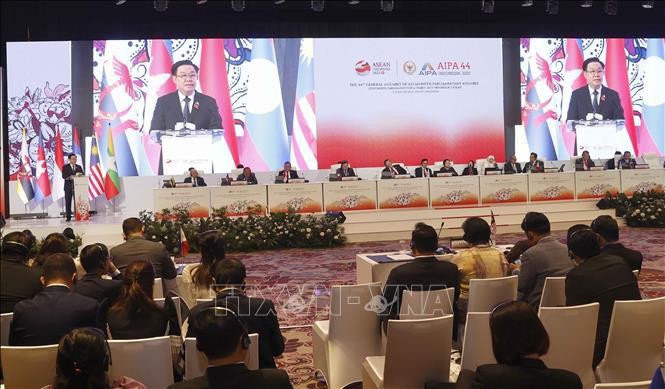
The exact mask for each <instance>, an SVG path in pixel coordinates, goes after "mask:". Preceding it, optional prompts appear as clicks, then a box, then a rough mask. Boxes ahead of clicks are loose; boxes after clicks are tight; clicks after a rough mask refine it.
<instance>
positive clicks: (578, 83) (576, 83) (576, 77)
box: [557, 38, 587, 159]
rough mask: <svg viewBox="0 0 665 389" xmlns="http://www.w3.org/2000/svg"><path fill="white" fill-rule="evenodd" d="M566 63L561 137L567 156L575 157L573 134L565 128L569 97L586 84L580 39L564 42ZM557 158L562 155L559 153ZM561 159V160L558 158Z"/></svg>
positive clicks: (569, 39)
mask: <svg viewBox="0 0 665 389" xmlns="http://www.w3.org/2000/svg"><path fill="white" fill-rule="evenodd" d="M565 41H566V42H565V48H566V61H565V65H564V67H565V75H564V80H563V82H564V87H563V96H562V98H561V137H562V138H563V142H564V144H565V147H566V152H567V154H568V156H570V155H575V133H574V132H572V131H570V130H569V129H568V128H567V126H566V121H567V120H568V106H569V105H570V95H571V93H572V92H573V91H574V90H575V89H577V88H581V87H583V86H585V85H586V84H587V82H586V80H585V79H584V73H583V70H582V64H583V63H584V54H583V53H582V41H581V40H580V39H573V38H568V39H566V40H565ZM557 155H558V156H559V157H563V156H564V155H563V154H562V153H561V152H560V151H559V152H558V153H557ZM560 159H562V158H560Z"/></svg>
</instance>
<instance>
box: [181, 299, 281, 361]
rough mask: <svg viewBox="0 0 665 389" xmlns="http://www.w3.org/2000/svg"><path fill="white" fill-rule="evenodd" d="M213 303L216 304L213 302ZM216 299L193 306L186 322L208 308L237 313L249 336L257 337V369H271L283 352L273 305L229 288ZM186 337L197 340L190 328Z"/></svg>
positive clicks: (268, 301) (194, 332) (190, 327)
mask: <svg viewBox="0 0 665 389" xmlns="http://www.w3.org/2000/svg"><path fill="white" fill-rule="evenodd" d="M215 300H216V301H215ZM215 300H213V301H211V302H205V303H201V304H198V305H196V306H195V307H194V308H192V310H191V311H190V313H189V318H190V319H189V322H190V323H191V321H192V319H191V318H193V317H195V316H196V315H197V314H198V312H201V310H203V309H205V308H209V307H213V306H215V303H217V305H218V306H225V307H227V308H229V309H231V310H232V311H233V312H236V313H237V314H238V317H239V318H240V319H241V320H242V321H243V323H244V324H245V327H247V331H248V332H249V333H258V334H259V367H260V368H261V369H264V368H274V367H275V359H274V357H276V356H278V355H281V354H282V353H283V352H284V338H283V337H282V332H281V330H280V329H279V322H278V321H277V312H276V310H275V305H274V304H273V303H272V301H270V300H265V299H262V298H258V297H247V296H246V295H245V294H244V293H242V292H241V291H239V290H238V289H234V288H228V289H224V290H223V291H221V292H220V293H218V294H217V297H216V298H215ZM187 337H196V331H195V330H194V329H193V328H192V326H191V325H190V326H189V329H188V331H187Z"/></svg>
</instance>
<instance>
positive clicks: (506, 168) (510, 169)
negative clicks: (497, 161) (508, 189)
mask: <svg viewBox="0 0 665 389" xmlns="http://www.w3.org/2000/svg"><path fill="white" fill-rule="evenodd" d="M516 173H522V166H520V163H519V162H517V156H515V155H513V156H512V157H510V161H508V162H506V163H504V164H503V174H516Z"/></svg>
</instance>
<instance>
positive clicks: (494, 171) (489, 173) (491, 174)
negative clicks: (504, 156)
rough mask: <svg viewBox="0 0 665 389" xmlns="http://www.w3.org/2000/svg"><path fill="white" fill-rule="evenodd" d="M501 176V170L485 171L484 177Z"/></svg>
mask: <svg viewBox="0 0 665 389" xmlns="http://www.w3.org/2000/svg"><path fill="white" fill-rule="evenodd" d="M499 174H501V170H485V175H486V176H496V175H499Z"/></svg>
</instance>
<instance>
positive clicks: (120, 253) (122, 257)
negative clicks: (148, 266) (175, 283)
mask: <svg viewBox="0 0 665 389" xmlns="http://www.w3.org/2000/svg"><path fill="white" fill-rule="evenodd" d="M111 258H112V260H113V264H115V266H116V267H117V268H118V270H120V271H124V270H125V268H126V267H127V266H128V265H129V264H130V263H132V262H134V261H139V260H149V261H150V262H152V266H153V267H154V268H155V277H158V278H159V277H161V278H165V279H167V280H172V279H174V278H175V277H176V275H177V273H176V269H175V265H174V264H173V261H172V260H171V256H170V254H169V252H168V251H167V250H166V247H165V246H164V245H163V244H161V243H159V242H152V241H149V240H147V239H145V238H143V237H140V236H131V237H129V239H127V241H126V242H125V243H122V244H119V245H117V246H115V247H114V248H112V249H111Z"/></svg>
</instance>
